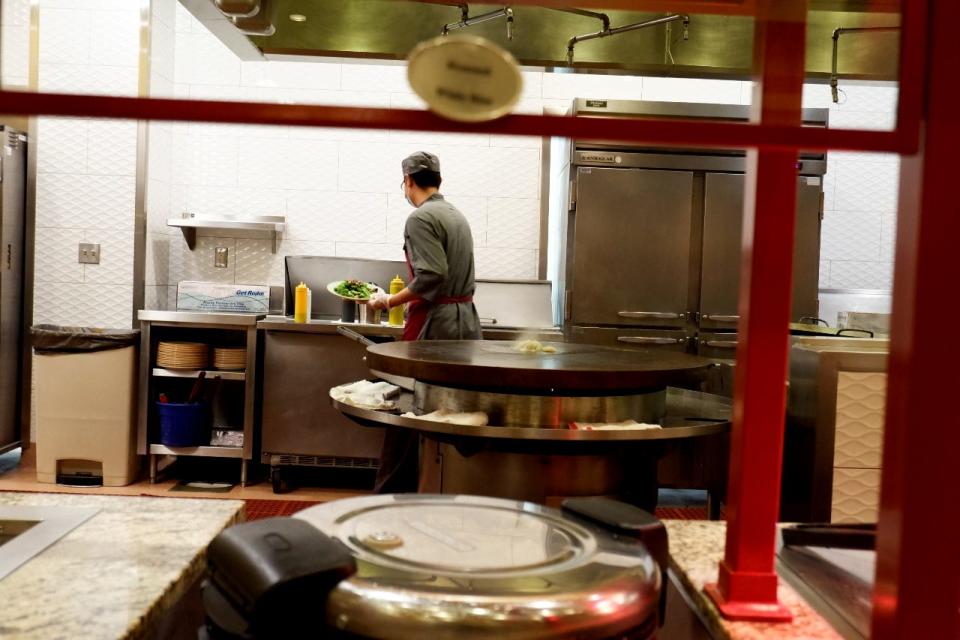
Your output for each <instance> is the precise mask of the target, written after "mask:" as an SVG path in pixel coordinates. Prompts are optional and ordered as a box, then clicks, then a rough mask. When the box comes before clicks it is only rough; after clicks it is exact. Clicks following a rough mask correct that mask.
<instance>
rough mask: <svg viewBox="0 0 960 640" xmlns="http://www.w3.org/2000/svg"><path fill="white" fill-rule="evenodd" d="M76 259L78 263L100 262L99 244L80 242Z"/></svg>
mask: <svg viewBox="0 0 960 640" xmlns="http://www.w3.org/2000/svg"><path fill="white" fill-rule="evenodd" d="M78 261H79V262H80V264H100V245H98V244H91V243H89V242H81V243H80V252H79V257H78Z"/></svg>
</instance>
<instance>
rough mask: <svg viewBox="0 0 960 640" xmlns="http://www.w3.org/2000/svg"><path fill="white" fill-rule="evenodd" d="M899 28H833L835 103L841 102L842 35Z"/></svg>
mask: <svg viewBox="0 0 960 640" xmlns="http://www.w3.org/2000/svg"><path fill="white" fill-rule="evenodd" d="M899 30H900V27H837V28H836V29H834V30H833V63H832V65H831V67H830V96H831V97H832V98H833V102H834V104H840V89H839V87H838V84H839V80H840V75H839V73H838V72H837V66H838V64H839V56H840V36H842V35H843V34H845V33H863V32H873V33H882V32H890V31H899Z"/></svg>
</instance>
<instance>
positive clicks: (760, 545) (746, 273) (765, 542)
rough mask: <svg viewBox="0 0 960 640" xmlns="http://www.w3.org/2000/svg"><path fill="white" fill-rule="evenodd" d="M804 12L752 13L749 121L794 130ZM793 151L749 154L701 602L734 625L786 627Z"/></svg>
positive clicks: (788, 5)
mask: <svg viewBox="0 0 960 640" xmlns="http://www.w3.org/2000/svg"><path fill="white" fill-rule="evenodd" d="M806 5H807V3H806V2H802V1H801V2H780V1H778V0H768V1H767V2H764V3H761V7H760V14H759V15H758V16H757V22H756V25H757V26H756V31H755V33H754V78H755V80H754V99H753V108H754V119H755V120H759V122H761V123H771V124H778V125H796V124H799V123H800V121H801V99H802V93H803V77H804V43H805V40H806V11H807V7H806ZM796 164H797V151H796V150H795V149H794V150H771V149H760V150H758V151H750V152H749V154H748V165H747V167H748V169H747V190H746V193H747V197H746V201H745V203H744V218H743V258H742V260H743V263H742V268H741V279H740V326H739V331H740V335H741V336H742V338H741V340H740V344H739V346H738V348H737V375H736V379H735V382H734V405H733V431H732V434H731V442H730V478H729V487H728V504H727V541H726V552H725V555H724V559H723V561H722V562H721V563H720V575H719V579H718V581H717V583H716V584H712V585H708V586H707V594H708V595H709V596H710V597H711V598H712V599H713V601H714V603H716V605H717V607H718V608H719V609H720V611H721V613H723V615H724V616H726V617H728V618H732V619H735V620H767V621H788V620H790V619H791V618H792V614H791V613H790V611H789V610H788V609H787V608H786V607H784V606H783V605H781V604H780V603H779V602H778V600H777V574H776V572H775V571H774V561H775V554H776V524H777V518H778V512H779V509H780V472H781V461H782V455H783V429H784V418H783V416H784V413H785V409H786V378H787V349H788V344H789V332H788V325H789V323H790V304H791V298H792V295H791V287H790V283H791V281H792V275H793V274H792V271H793V264H792V262H793V257H792V256H793V238H794V227H795V218H796V208H797V207H796V197H797V179H798V178H797V166H796Z"/></svg>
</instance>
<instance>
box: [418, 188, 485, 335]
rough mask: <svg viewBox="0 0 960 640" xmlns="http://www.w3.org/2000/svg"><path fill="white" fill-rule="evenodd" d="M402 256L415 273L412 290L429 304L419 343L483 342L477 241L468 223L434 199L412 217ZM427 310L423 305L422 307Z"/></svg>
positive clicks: (455, 209) (451, 206)
mask: <svg viewBox="0 0 960 640" xmlns="http://www.w3.org/2000/svg"><path fill="white" fill-rule="evenodd" d="M403 239H404V251H405V252H406V254H407V260H408V261H409V263H410V265H411V266H412V269H413V280H411V281H410V284H409V285H407V286H408V287H409V289H410V290H411V291H412V292H414V293H415V294H417V295H418V296H420V297H421V298H423V299H424V300H425V301H427V302H428V303H430V309H429V313H428V315H427V319H426V322H425V324H424V326H423V329H422V330H421V331H420V334H419V336H418V339H419V340H479V339H480V338H481V337H482V333H481V330H480V317H479V316H478V315H477V310H476V308H475V307H474V306H473V302H452V301H449V299H451V298H464V297H469V296H472V295H473V291H474V288H475V285H474V280H473V269H474V265H473V235H472V234H471V233H470V224H469V223H468V222H467V219H466V217H464V215H463V214H462V213H460V211H459V210H457V208H456V207H454V206H453V205H452V204H450V203H449V202H447V201H446V200H445V199H444V197H443V196H442V195H440V194H439V193H435V194H433V195H432V196H430V197H429V198H427V200H426V201H424V202H423V203H422V204H421V205H420V206H419V207H418V208H417V209H416V210H415V211H414V212H413V213H411V214H410V217H409V218H407V224H406V227H405V228H404V232H403ZM419 304H423V302H421V303H419Z"/></svg>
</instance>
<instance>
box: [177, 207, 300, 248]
mask: <svg viewBox="0 0 960 640" xmlns="http://www.w3.org/2000/svg"><path fill="white" fill-rule="evenodd" d="M286 222H287V218H286V216H243V217H239V216H238V217H234V216H220V217H216V218H214V217H212V216H211V217H209V218H208V217H204V216H198V215H196V214H194V213H185V214H184V215H183V217H182V218H169V219H167V226H168V227H177V228H179V229H180V231H181V232H182V233H183V239H184V240H186V241H187V246H188V247H190V250H191V251H192V250H193V249H194V248H195V247H196V246H197V229H227V230H231V231H263V232H264V233H267V234H269V235H270V238H271V239H272V240H273V253H276V252H277V249H278V248H279V245H280V237H281V235H282V233H283V227H284V225H286Z"/></svg>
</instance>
